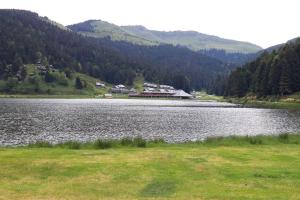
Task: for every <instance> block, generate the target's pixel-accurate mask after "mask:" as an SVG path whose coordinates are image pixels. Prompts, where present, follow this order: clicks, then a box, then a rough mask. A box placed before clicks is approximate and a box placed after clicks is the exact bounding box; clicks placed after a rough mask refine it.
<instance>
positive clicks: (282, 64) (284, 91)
mask: <svg viewBox="0 0 300 200" xmlns="http://www.w3.org/2000/svg"><path fill="white" fill-rule="evenodd" d="M298 91H300V39H298V40H294V41H293V42H288V43H287V44H285V45H283V46H281V47H279V49H278V50H277V51H272V52H270V53H268V52H267V51H266V52H264V53H263V54H262V55H261V56H260V57H259V58H258V59H257V60H255V61H253V62H251V63H248V64H246V65H245V66H244V67H242V68H238V69H237V70H235V71H234V72H232V73H231V75H230V76H229V78H228V81H227V89H226V91H225V94H226V95H228V96H239V97H241V96H245V95H247V94H250V95H255V96H257V97H264V96H268V95H274V96H282V95H288V94H292V93H295V92H298Z"/></svg>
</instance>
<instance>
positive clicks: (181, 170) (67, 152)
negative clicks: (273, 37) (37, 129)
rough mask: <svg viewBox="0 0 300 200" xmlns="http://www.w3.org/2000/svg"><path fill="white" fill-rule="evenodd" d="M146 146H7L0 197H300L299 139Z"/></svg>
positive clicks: (2, 152)
mask: <svg viewBox="0 0 300 200" xmlns="http://www.w3.org/2000/svg"><path fill="white" fill-rule="evenodd" d="M141 143H142V144H144V143H143V142H142V141H140V142H137V143H130V142H129V143H126V142H125V143H124V142H123V143H121V142H119V143H117V142H106V143H105V142H103V141H98V142H95V143H93V144H85V145H81V144H79V146H78V144H77V145H76V144H75V146H74V143H71V142H69V143H65V144H60V145H56V146H51V145H49V146H48V145H47V143H39V144H35V145H31V146H30V147H18V148H0V163H1V165H0V199H5V200H7V199H154V198H156V199H228V200H229V199H230V200H233V199H243V200H244V199H299V196H300V135H299V134H298V135H280V136H278V137H267V136H258V137H253V138H250V137H230V138H217V139H209V140H208V141H206V142H203V143H202V142H199V143H187V144H165V143H162V142H153V143H147V144H146V145H145V146H144V145H139V144H141ZM103 144H104V146H103ZM105 144H106V145H105ZM107 144H110V145H107ZM135 144H137V145H135ZM43 146H44V147H43ZM47 146H48V147H47ZM37 147H38V148H37ZM46 147H47V148H46ZM98 147H99V148H98ZM100 147H103V148H100ZM137 147H146V148H137ZM76 149H77V150H76Z"/></svg>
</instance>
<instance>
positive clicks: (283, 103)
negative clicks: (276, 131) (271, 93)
mask: <svg viewBox="0 0 300 200" xmlns="http://www.w3.org/2000/svg"><path fill="white" fill-rule="evenodd" d="M226 101H227V102H230V103H235V104H241V105H243V106H248V107H256V108H271V109H295V110H296V109H300V98H298V99H294V98H290V97H283V98H281V99H260V100H257V99H247V98H227V99H226Z"/></svg>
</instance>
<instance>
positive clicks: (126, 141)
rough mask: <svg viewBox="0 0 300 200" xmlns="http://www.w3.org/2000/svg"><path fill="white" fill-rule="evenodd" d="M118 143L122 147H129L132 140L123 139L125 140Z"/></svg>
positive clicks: (128, 138)
mask: <svg viewBox="0 0 300 200" xmlns="http://www.w3.org/2000/svg"><path fill="white" fill-rule="evenodd" d="M120 143H121V145H122V146H130V145H133V140H132V138H130V137H125V138H122V139H121V142H120Z"/></svg>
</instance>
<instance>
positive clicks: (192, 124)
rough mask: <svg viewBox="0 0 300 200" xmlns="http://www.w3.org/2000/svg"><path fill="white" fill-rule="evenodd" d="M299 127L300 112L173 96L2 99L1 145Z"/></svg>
mask: <svg viewBox="0 0 300 200" xmlns="http://www.w3.org/2000/svg"><path fill="white" fill-rule="evenodd" d="M295 131H300V111H294V112H289V111H288V110H271V109H255V108H239V107H236V106H235V105H233V104H228V103H217V102H200V101H175V100H132V99H129V100H111V99H109V100H106V99H80V100H63V99H0V145H16V144H26V143H30V142H34V141H37V140H48V141H51V142H54V143H55V142H62V141H66V140H79V141H90V140H95V139H97V138H122V137H126V136H130V137H133V136H137V135H141V136H143V137H144V138H146V139H154V138H163V139H165V140H167V141H169V142H182V141H186V140H199V139H204V138H206V137H209V136H226V135H231V134H238V135H254V134H277V133H281V132H295Z"/></svg>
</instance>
